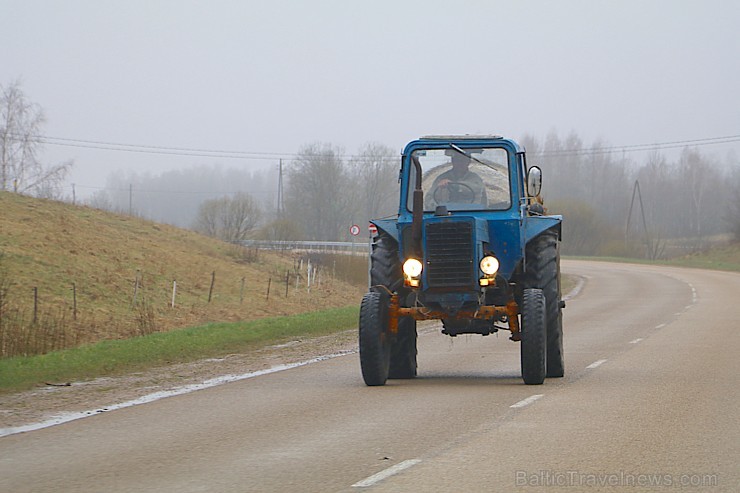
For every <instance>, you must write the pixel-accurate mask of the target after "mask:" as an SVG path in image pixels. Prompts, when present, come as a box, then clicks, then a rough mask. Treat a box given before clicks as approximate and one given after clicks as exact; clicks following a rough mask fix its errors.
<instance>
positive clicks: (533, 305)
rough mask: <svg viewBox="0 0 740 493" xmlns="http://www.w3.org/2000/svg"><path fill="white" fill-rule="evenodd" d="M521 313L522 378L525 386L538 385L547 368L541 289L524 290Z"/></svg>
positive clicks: (545, 324) (543, 303)
mask: <svg viewBox="0 0 740 493" xmlns="http://www.w3.org/2000/svg"><path fill="white" fill-rule="evenodd" d="M521 313H522V325H521V330H522V334H521V337H522V342H521V344H522V347H521V360H522V378H523V379H524V383H526V384H527V385H540V384H542V382H544V381H545V373H546V367H547V349H546V345H547V321H546V315H545V295H544V294H543V293H542V290H541V289H525V290H524V296H523V298H522V307H521Z"/></svg>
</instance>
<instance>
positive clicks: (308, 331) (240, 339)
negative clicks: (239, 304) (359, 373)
mask: <svg viewBox="0 0 740 493" xmlns="http://www.w3.org/2000/svg"><path fill="white" fill-rule="evenodd" d="M358 311H359V308H358V307H357V306H349V307H344V308H334V309H329V310H323V311H317V312H311V313H305V314H301V315H293V316H286V317H273V318H264V319H259V320H254V321H250V322H235V323H212V324H208V325H203V326H198V327H190V328H186V329H180V330H174V331H170V332H163V333H156V334H151V335H148V336H143V337H136V338H132V339H126V340H111V341H102V342H98V343H96V344H91V345H88V346H82V347H79V348H74V349H67V350H63V351H56V352H52V353H48V354H44V355H38V356H28V357H14V358H7V359H0V392H12V391H20V390H26V389H29V388H32V387H34V386H36V385H43V384H44V383H45V382H54V383H61V382H72V381H76V380H83V379H91V378H96V377H101V376H106V375H115V374H122V373H128V372H132V371H138V370H143V369H147V368H152V367H156V366H161V365H166V364H171V363H181V362H187V361H194V360H198V359H202V358H210V357H218V356H223V355H226V354H230V353H235V352H240V351H246V350H249V349H254V348H257V347H263V346H266V345H270V344H275V343H278V342H281V341H285V340H289V339H294V338H296V337H315V336H321V335H326V334H330V333H334V332H339V331H342V330H347V329H351V328H353V327H356V324H357V317H358Z"/></svg>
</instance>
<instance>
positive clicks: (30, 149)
mask: <svg viewBox="0 0 740 493" xmlns="http://www.w3.org/2000/svg"><path fill="white" fill-rule="evenodd" d="M45 121H46V120H45V118H44V113H43V111H42V109H41V107H40V106H39V105H37V104H35V103H31V102H29V101H28V100H27V99H26V96H25V95H24V94H23V91H22V90H21V87H20V82H18V81H15V82H12V83H11V84H10V85H8V86H7V87H6V86H2V85H0V190H11V191H13V192H17V193H35V194H36V195H43V196H53V195H55V194H56V193H57V192H55V191H56V190H58V188H59V186H60V185H61V183H62V181H63V180H64V178H65V177H66V175H67V172H68V171H69V169H70V168H71V167H72V162H71V161H67V162H64V163H61V164H57V165H54V166H44V165H43V164H42V163H41V162H40V161H39V159H38V152H39V150H40V148H41V141H40V140H39V135H40V134H41V127H42V126H43V124H44V123H45Z"/></svg>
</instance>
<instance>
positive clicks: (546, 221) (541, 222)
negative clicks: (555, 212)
mask: <svg viewBox="0 0 740 493" xmlns="http://www.w3.org/2000/svg"><path fill="white" fill-rule="evenodd" d="M562 223H563V216H530V217H527V218H526V219H525V220H524V228H523V229H524V231H523V240H524V241H523V242H522V249H524V246H525V245H526V244H527V243H529V242H530V241H531V240H532V239H534V238H536V237H537V236H539V235H540V234H541V233H542V232H544V231H547V230H548V229H552V230H554V231H556V232H557V234H558V240H561V239H562V238H561V234H562Z"/></svg>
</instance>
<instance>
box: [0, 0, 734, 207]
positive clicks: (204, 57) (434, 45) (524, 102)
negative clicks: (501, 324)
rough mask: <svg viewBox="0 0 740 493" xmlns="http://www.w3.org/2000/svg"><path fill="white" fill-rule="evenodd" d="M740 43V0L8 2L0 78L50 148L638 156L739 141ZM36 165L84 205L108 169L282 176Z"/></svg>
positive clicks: (122, 159) (157, 162)
mask: <svg viewBox="0 0 740 493" xmlns="http://www.w3.org/2000/svg"><path fill="white" fill-rule="evenodd" d="M739 30H740V2H736V1H734V0H726V1H686V0H675V1H624V0H621V1H598V0H585V1H572V0H560V1H550V2H545V1H505V2H504V1H482V0H481V1H472V0H471V1H456V2H451V1H448V2H442V1H392V0H381V1H372V2H360V1H352V0H341V1H340V0H338V1H326V0H315V1H284V0H277V1H223V0H222V1H219V0H216V1H209V2H194V1H180V0H171V1H162V0H142V1H125V2H124V1H119V2H100V1H95V0H91V1H80V0H67V1H64V2H56V1H28V0H0V83H2V84H4V85H7V84H9V83H10V82H12V81H13V80H15V79H20V80H21V82H22V88H23V90H24V92H25V94H26V95H27V97H28V98H29V99H30V100H31V101H33V102H36V103H38V104H39V105H41V106H42V107H43V109H44V111H45V114H46V117H47V120H48V121H47V123H46V125H45V129H44V134H45V135H47V136H52V137H60V138H65V139H79V140H84V141H93V142H116V143H126V144H137V145H147V146H163V147H175V148H189V149H192V148H197V149H215V150H219V149H220V150H234V151H249V152H266V153H282V154H284V155H286V156H289V155H290V154H293V153H295V152H297V151H298V150H299V149H300V147H301V146H303V145H305V144H309V143H313V142H318V141H321V142H330V143H332V144H336V145H340V146H343V147H344V148H345V150H346V152H347V154H352V153H355V152H357V150H358V149H359V147H360V146H361V145H362V144H363V143H365V142H368V141H376V142H380V143H382V144H385V145H388V146H390V147H391V148H393V149H397V150H398V151H399V152H400V150H401V148H402V147H403V145H404V144H405V143H406V142H407V141H409V140H411V139H414V138H416V137H419V136H421V135H427V134H435V133H436V134H439V133H445V134H449V133H454V134H463V133H499V134H503V135H506V136H510V137H513V138H519V137H521V136H522V134H523V133H525V132H529V133H532V134H534V135H536V136H538V137H541V138H544V137H545V136H546V134H547V133H548V132H549V131H551V130H556V131H557V132H558V133H559V134H560V135H561V136H565V134H567V133H568V132H570V131H576V132H577V133H578V134H579V135H580V136H581V137H582V138H583V139H584V140H585V141H586V143H587V144H590V143H592V142H593V141H594V140H595V139H598V138H601V139H604V140H605V141H606V142H608V143H609V144H611V145H632V144H644V143H653V142H655V143H658V142H672V141H680V140H689V139H700V138H711V137H720V136H728V135H740V95H738V91H739V90H740V34H738V33H739V32H740V31H739ZM730 150H734V152H736V153H737V154H738V155H740V143H738V142H735V143H734V144H722V145H713V146H705V147H702V151H705V152H708V153H715V154H717V155H718V156H726V155H727V153H728V151H730ZM635 157H636V158H637V156H635ZM43 158H44V159H45V160H47V161H49V162H59V161H63V160H67V159H73V160H74V161H75V166H74V170H73V173H72V176H71V177H70V179H69V180H68V181H69V182H74V183H76V184H77V187H78V194H79V193H82V194H84V193H85V191H86V190H87V191H89V192H91V191H94V190H95V188H94V187H102V186H103V185H104V183H105V178H106V177H107V176H108V175H109V173H111V172H112V171H115V170H119V169H121V170H137V171H144V170H148V171H150V172H153V173H158V172H161V171H164V170H168V169H175V168H183V167H190V166H194V165H197V164H208V163H215V162H220V163H223V164H224V165H227V166H237V167H244V166H249V167H253V166H265V165H274V163H276V162H277V158H276V157H275V158H271V159H270V160H231V159H216V158H203V157H192V156H161V155H156V154H147V153H128V152H112V151H101V150H93V149H85V148H80V147H70V146H56V145H54V146H52V145H48V146H46V152H45V154H44V155H43Z"/></svg>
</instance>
